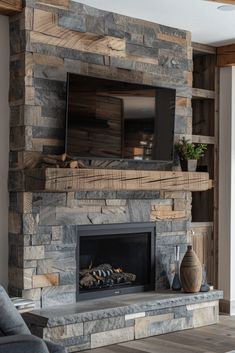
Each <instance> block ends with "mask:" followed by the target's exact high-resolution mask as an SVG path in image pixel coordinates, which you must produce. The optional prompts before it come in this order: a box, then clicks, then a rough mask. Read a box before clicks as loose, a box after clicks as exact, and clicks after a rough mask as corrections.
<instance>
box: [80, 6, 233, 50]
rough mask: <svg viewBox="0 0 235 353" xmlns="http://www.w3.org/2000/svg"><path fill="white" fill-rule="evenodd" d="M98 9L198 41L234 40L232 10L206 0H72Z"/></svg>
mask: <svg viewBox="0 0 235 353" xmlns="http://www.w3.org/2000/svg"><path fill="white" fill-rule="evenodd" d="M74 1H76V2H80V3H83V4H87V5H90V6H93V7H96V8H99V9H103V10H107V11H112V12H116V13H119V14H123V15H127V16H131V17H137V18H141V19H144V20H148V21H152V22H156V23H160V24H164V25H167V26H171V27H176V28H181V29H186V30H189V31H191V32H192V40H193V41H194V42H198V43H204V44H210V45H215V46H220V45H224V44H228V43H235V11H232V12H224V11H218V10H217V7H218V6H220V5H224V4H220V3H215V2H208V1H205V0H74Z"/></svg>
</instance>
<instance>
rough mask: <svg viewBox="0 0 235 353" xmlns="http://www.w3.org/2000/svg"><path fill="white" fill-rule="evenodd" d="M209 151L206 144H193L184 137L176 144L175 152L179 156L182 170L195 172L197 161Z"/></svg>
mask: <svg viewBox="0 0 235 353" xmlns="http://www.w3.org/2000/svg"><path fill="white" fill-rule="evenodd" d="M206 149H207V145H205V144H204V143H196V144H194V143H192V142H189V140H186V139H185V137H183V138H182V139H181V140H179V142H177V143H176V144H175V150H176V152H177V154H178V156H179V159H180V164H181V169H182V170H183V171H188V172H195V171H196V169H197V161H198V159H199V158H201V157H202V156H203V155H204V153H205V151H206Z"/></svg>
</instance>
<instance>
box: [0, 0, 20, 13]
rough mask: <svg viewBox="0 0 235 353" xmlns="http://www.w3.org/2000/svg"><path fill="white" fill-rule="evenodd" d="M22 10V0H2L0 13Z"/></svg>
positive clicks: (0, 0) (0, 1)
mask: <svg viewBox="0 0 235 353" xmlns="http://www.w3.org/2000/svg"><path fill="white" fill-rule="evenodd" d="M21 11H22V0H0V14H1V15H14V14H16V13H18V12H21Z"/></svg>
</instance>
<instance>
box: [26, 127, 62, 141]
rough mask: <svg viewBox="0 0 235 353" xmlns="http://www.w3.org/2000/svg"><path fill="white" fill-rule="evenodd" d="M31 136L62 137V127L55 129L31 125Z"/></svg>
mask: <svg viewBox="0 0 235 353" xmlns="http://www.w3.org/2000/svg"><path fill="white" fill-rule="evenodd" d="M32 130H33V137H36V138H58V139H63V138H64V129H56V128H51V127H41V126H33V128H32Z"/></svg>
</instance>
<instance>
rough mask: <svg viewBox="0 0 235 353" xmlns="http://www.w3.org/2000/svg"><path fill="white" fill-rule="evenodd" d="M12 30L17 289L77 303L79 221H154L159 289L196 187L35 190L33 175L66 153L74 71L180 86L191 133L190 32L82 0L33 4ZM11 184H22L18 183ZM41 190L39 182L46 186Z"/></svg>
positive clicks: (12, 276) (181, 113) (180, 124)
mask: <svg viewBox="0 0 235 353" xmlns="http://www.w3.org/2000/svg"><path fill="white" fill-rule="evenodd" d="M10 28H11V84H10V106H11V138H10V170H11V172H10V180H9V188H10V212H9V213H10V216H9V249H10V251H9V255H10V256H9V267H10V269H9V289H10V291H11V293H12V294H14V295H23V296H24V297H28V298H32V299H34V300H35V301H36V302H37V306H38V307H40V306H42V307H48V306H51V305H55V304H58V303H63V304H66V303H73V302H75V301H76V273H77V266H76V256H75V253H76V241H77V240H76V236H77V235H76V234H75V231H74V229H75V228H74V226H75V225H78V226H80V225H90V226H91V227H92V225H100V224H113V223H120V224H123V223H126V224H127V227H128V224H130V225H131V224H132V223H135V222H144V223H145V222H153V227H154V228H155V232H156V242H155V247H156V251H155V270H154V272H155V281H154V287H155V288H156V289H158V288H167V287H168V286H169V279H170V276H171V267H172V264H173V262H174V246H175V245H176V244H178V245H180V248H181V256H182V255H183V253H184V252H185V249H186V244H187V242H188V239H187V237H188V229H189V222H190V218H191V192H190V191H187V190H186V191H179V190H177V191H175V190H172V191H165V190H161V189H159V190H156V189H154V190H151V187H150V188H149V190H145V191H142V190H102V191H101V190H98V189H97V190H95V191H86V190H85V191H80V190H76V191H72V192H69V190H68V191H67V192H64V191H63V192H62V191H61V192H60V191H58V192H53V193H50V192H46V191H43V190H40V192H36V191H35V192H34V191H31V190H30V189H27V186H26V185H25V182H24V177H25V173H27V172H28V171H30V169H31V168H34V167H35V165H36V161H37V160H38V158H40V156H41V155H43V154H59V153H62V152H63V151H64V148H65V142H64V133H65V130H64V129H65V107H66V79H67V73H68V72H70V73H75V74H82V75H87V76H92V77H101V78H105V79H113V80H122V81H124V82H130V83H136V84H138V83H140V84H147V85H150V86H152V87H155V86H158V87H166V88H167V87H168V88H174V89H176V117H175V139H177V138H178V137H180V136H181V135H189V134H191V128H192V127H191V119H192V116H191V115H192V114H191V94H192V92H191V91H192V90H191V86H192V50H191V37H190V33H188V32H186V31H182V30H177V29H172V28H169V27H165V26H162V25H158V24H153V23H148V22H145V21H141V20H137V19H133V18H128V17H125V16H121V15H116V14H112V13H108V12H105V11H100V10H95V9H93V8H90V7H87V6H85V5H82V4H78V3H75V2H73V1H67V0H66V1H62V2H61V1H60V2H56V1H55V4H54V5H53V6H52V5H50V2H47V1H44V0H43V1H36V0H26V1H25V8H24V11H23V13H22V14H18V15H16V16H14V17H12V18H11V20H10ZM83 163H85V165H87V166H89V168H93V167H94V168H114V169H117V168H119V169H140V170H141V169H143V168H144V169H146V168H147V169H150V170H171V168H172V164H169V163H165V164H164V163H160V164H159V163H148V164H147V165H146V164H145V165H144V166H143V165H141V163H138V162H133V163H131V162H126V161H122V162H121V161H115V160H114V161H112V162H110V161H108V162H107V161H105V160H103V161H102V160H84V161H83ZM12 183H13V184H14V186H12ZM39 189H40V188H39Z"/></svg>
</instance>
